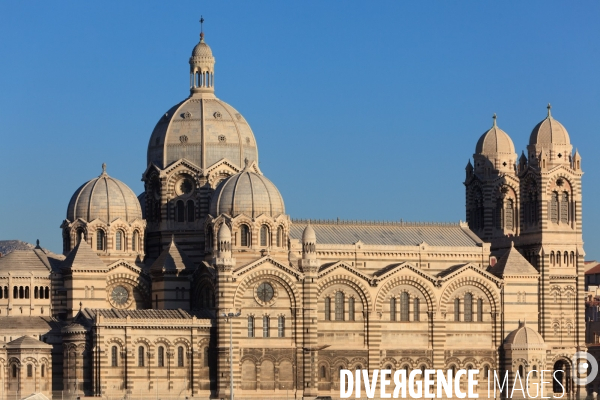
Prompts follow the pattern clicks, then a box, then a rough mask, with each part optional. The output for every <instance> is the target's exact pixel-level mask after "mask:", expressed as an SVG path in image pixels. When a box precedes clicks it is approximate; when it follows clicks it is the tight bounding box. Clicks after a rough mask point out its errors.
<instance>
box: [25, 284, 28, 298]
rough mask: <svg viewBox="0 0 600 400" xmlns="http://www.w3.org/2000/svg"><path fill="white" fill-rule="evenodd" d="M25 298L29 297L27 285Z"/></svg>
mask: <svg viewBox="0 0 600 400" xmlns="http://www.w3.org/2000/svg"><path fill="white" fill-rule="evenodd" d="M25 298H26V299H28V298H29V286H25Z"/></svg>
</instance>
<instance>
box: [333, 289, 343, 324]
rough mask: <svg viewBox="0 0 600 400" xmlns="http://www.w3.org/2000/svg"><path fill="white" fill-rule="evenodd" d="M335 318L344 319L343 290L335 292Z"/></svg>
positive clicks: (337, 319)
mask: <svg viewBox="0 0 600 400" xmlns="http://www.w3.org/2000/svg"><path fill="white" fill-rule="evenodd" d="M335 320H336V321H343V320H344V293H342V292H336V293H335Z"/></svg>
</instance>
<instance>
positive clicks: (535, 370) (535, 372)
mask: <svg viewBox="0 0 600 400" xmlns="http://www.w3.org/2000/svg"><path fill="white" fill-rule="evenodd" d="M531 376H532V377H533V378H537V365H534V366H533V368H532V369H531Z"/></svg>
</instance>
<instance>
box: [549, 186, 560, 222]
mask: <svg viewBox="0 0 600 400" xmlns="http://www.w3.org/2000/svg"><path fill="white" fill-rule="evenodd" d="M550 196H551V197H550V209H549V210H548V213H549V214H550V221H552V222H554V223H555V224H557V223H558V193H556V192H552V194H551V195H550Z"/></svg>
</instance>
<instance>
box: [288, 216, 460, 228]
mask: <svg viewBox="0 0 600 400" xmlns="http://www.w3.org/2000/svg"><path fill="white" fill-rule="evenodd" d="M309 222H310V223H311V224H313V225H316V224H322V225H323V224H334V225H393V226H417V227H421V226H436V227H449V226H452V227H454V226H460V222H436V221H404V220H402V219H401V220H400V221H383V220H379V221H378V220H344V219H339V218H337V219H305V218H292V223H294V224H308V223H309Z"/></svg>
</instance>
